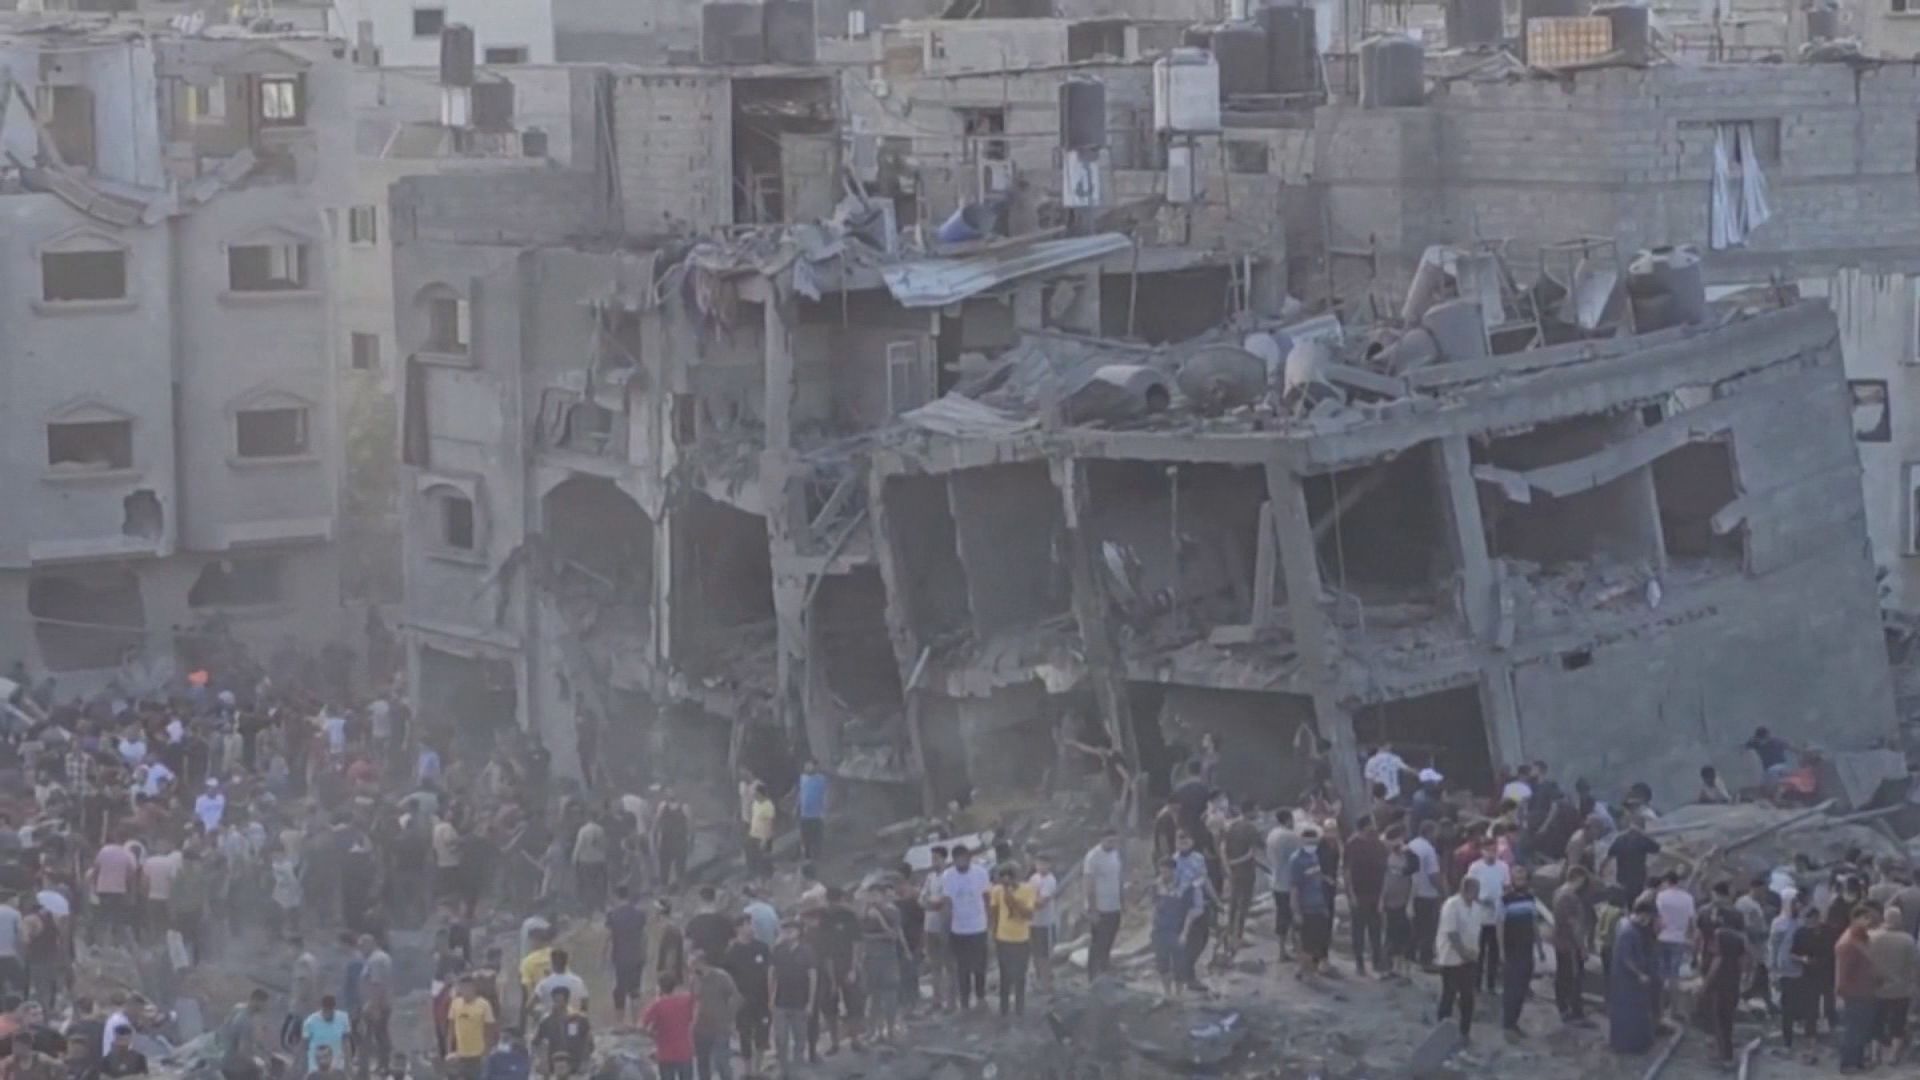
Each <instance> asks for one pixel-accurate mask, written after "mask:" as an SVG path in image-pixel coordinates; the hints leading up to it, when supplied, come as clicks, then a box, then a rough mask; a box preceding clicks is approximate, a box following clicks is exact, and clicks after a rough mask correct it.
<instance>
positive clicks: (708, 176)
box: [613, 69, 733, 235]
mask: <svg viewBox="0 0 1920 1080" xmlns="http://www.w3.org/2000/svg"><path fill="white" fill-rule="evenodd" d="M613 86H614V90H613V93H614V142H615V146H616V151H615V152H616V154H617V167H618V169H619V174H620V191H621V196H622V198H623V199H624V200H625V204H626V209H625V221H626V227H627V231H629V232H634V233H639V234H641V235H648V234H654V233H663V232H668V231H670V230H672V229H674V228H675V227H679V228H687V227H692V228H694V229H702V228H707V227H710V226H713V225H726V224H730V223H731V222H732V221H733V195H732V190H733V189H732V182H731V177H732V175H733V144H732V142H731V141H730V140H731V138H732V131H733V123H732V110H733V94H732V89H733V87H732V84H731V83H730V82H729V81H728V79H727V76H726V74H725V73H724V72H713V71H705V72H703V71H700V70H698V69H688V70H686V71H684V72H675V73H672V74H652V73H636V74H628V73H619V74H616V75H615V76H614V83H613Z"/></svg>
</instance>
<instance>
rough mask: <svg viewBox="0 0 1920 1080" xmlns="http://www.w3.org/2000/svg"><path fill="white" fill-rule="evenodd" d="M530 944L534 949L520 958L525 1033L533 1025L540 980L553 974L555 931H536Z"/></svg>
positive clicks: (522, 1026) (522, 1017)
mask: <svg viewBox="0 0 1920 1080" xmlns="http://www.w3.org/2000/svg"><path fill="white" fill-rule="evenodd" d="M528 944H530V945H532V946H533V947H532V948H531V949H529V950H528V951H527V955H525V956H523V957H521V958H520V1030H521V1031H523V1032H524V1031H525V1030H526V1029H527V1027H528V1025H530V1024H532V1023H533V1009H534V1003H535V1002H537V1001H538V1000H539V998H538V996H537V991H538V990H539V988H540V980H541V979H544V978H546V977H547V976H549V975H551V974H553V931H551V930H536V931H535V932H534V935H533V937H532V938H531V939H529V941H528Z"/></svg>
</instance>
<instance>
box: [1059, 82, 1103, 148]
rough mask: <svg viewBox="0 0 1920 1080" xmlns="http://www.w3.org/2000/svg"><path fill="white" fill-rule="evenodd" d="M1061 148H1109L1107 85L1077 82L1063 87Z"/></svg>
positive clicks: (1064, 84) (1061, 94) (1067, 83)
mask: <svg viewBox="0 0 1920 1080" xmlns="http://www.w3.org/2000/svg"><path fill="white" fill-rule="evenodd" d="M1060 145H1061V146H1062V147H1064V148H1065V149H1068V150H1098V149H1100V148H1101V147H1103V146H1105V145H1107V84H1106V83H1103V82H1101V81H1100V80H1099V79H1089V78H1084V77H1083V78H1075V79H1068V80H1067V81H1066V82H1063V83H1061V84H1060Z"/></svg>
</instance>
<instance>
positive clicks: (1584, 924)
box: [1552, 866, 1593, 1027]
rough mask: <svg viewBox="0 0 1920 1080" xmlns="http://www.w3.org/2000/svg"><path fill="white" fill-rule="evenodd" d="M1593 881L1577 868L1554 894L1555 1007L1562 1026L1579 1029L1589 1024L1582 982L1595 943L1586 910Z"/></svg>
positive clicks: (1581, 867)
mask: <svg viewBox="0 0 1920 1080" xmlns="http://www.w3.org/2000/svg"><path fill="white" fill-rule="evenodd" d="M1591 880H1592V875H1590V874H1588V873H1587V868H1586V867H1584V866H1575V867H1573V868H1572V869H1570V870H1568V871H1567V880H1566V881H1565V882H1564V883H1563V884H1561V886H1560V888H1559V889H1557V890H1555V892H1554V894H1553V905H1552V911H1553V1003H1554V1005H1555V1006H1556V1007H1558V1009H1559V1011H1560V1022H1561V1023H1564V1024H1572V1025H1575V1026H1577V1027H1585V1026H1586V1024H1587V1007H1586V998H1585V996H1584V994H1583V993H1582V992H1581V987H1580V981H1581V976H1583V975H1585V974H1586V970H1587V943H1588V942H1589V941H1591V940H1592V928H1593V918H1592V915H1591V913H1590V911H1589V909H1588V907H1587V888H1588V883H1589V882H1590V881H1591Z"/></svg>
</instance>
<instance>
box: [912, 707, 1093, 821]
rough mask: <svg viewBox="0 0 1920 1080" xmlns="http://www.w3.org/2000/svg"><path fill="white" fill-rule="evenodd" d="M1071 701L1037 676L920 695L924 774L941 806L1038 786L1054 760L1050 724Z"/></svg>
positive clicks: (1051, 724) (1023, 791)
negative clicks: (976, 689)
mask: <svg viewBox="0 0 1920 1080" xmlns="http://www.w3.org/2000/svg"><path fill="white" fill-rule="evenodd" d="M1071 700H1072V699H1071V698H1066V697H1058V696H1054V695H1049V694H1048V693H1047V690H1046V687H1044V686H1042V685H1041V684H1040V683H1039V682H1037V681H1032V682H1024V683H1018V684H1016V685H1013V686H1005V687H1000V688H998V689H996V690H994V691H992V692H991V693H990V694H988V695H986V696H984V697H977V698H975V697H969V698H953V697H946V696H944V695H939V694H924V695H922V703H923V704H922V709H923V712H922V720H921V725H922V729H923V731H924V732H925V735H924V738H925V740H926V748H925V753H926V758H927V772H928V779H929V781H930V782H931V784H932V787H933V790H934V794H935V797H936V798H937V799H939V800H940V803H941V805H945V803H946V802H947V801H948V800H953V799H961V800H963V801H966V800H971V799H973V798H978V797H980V796H981V795H993V794H1014V793H1018V794H1030V793H1032V792H1033V791H1034V790H1036V789H1038V788H1039V787H1040V785H1041V783H1042V781H1043V780H1045V778H1046V776H1047V774H1048V771H1049V770H1050V769H1051V768H1052V767H1053V765H1054V760H1055V756H1056V755H1055V753H1054V740H1053V734H1052V733H1053V725H1054V724H1055V723H1056V722H1057V719H1058V717H1059V716H1060V715H1061V713H1062V711H1063V710H1065V709H1067V708H1068V707H1069V706H1068V702H1069V701H1071Z"/></svg>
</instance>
